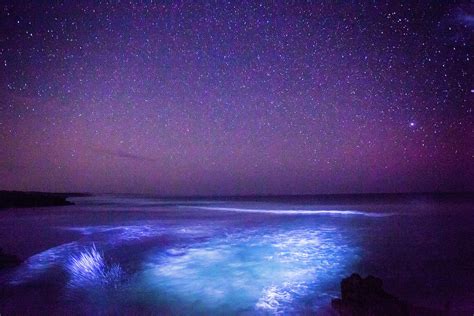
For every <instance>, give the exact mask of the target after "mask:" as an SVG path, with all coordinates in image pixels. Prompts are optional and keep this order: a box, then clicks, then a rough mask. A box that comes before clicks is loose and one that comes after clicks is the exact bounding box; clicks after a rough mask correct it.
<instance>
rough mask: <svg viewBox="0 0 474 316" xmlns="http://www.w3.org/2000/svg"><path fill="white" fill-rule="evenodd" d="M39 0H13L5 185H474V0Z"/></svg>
mask: <svg viewBox="0 0 474 316" xmlns="http://www.w3.org/2000/svg"><path fill="white" fill-rule="evenodd" d="M31 2H32V3H31V4H28V3H27V2H24V1H11V3H8V2H7V3H5V2H2V4H1V5H0V189H8V190H13V189H16V190H41V191H86V192H116V193H118V192H123V193H153V194H161V195H196V194H198V195H217V194H224V195H232V194H317V193H355V192H410V191H455V190H458V191H468V190H474V164H473V161H474V136H473V135H474V133H473V132H474V119H473V106H474V76H473V70H474V66H473V60H474V36H473V34H474V2H472V1H463V2H456V1H420V2H418V1H417V2H416V3H417V4H413V3H414V2H415V1H406V2H405V1H404V2H403V3H404V4H400V3H399V2H398V1H393V2H387V1H364V2H360V3H358V2H357V1H275V2H272V3H270V2H265V3H257V2H247V1H235V2H234V1H226V2H225V1H217V2H198V1H196V2H195V1H184V2H182V1H176V2H174V1H164V2H160V3H156V2H154V3H152V4H147V5H144V4H140V5H137V4H130V3H129V2H125V1H123V2H118V1H117V2H115V1H113V3H112V4H111V3H109V2H104V3H102V4H100V5H98V4H95V3H94V1H67V2H65V3H62V4H56V5H47V4H46V3H47V1H31ZM79 2H80V3H79ZM336 2H337V3H336ZM412 2H413V3H412Z"/></svg>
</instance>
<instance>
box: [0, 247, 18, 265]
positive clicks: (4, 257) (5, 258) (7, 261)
mask: <svg viewBox="0 0 474 316" xmlns="http://www.w3.org/2000/svg"><path fill="white" fill-rule="evenodd" d="M21 262H22V261H21V260H20V259H19V258H18V257H17V256H14V255H9V254H6V253H4V252H3V249H2V248H0V269H5V268H13V267H16V266H18V265H20V264H21Z"/></svg>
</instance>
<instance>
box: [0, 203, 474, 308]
mask: <svg viewBox="0 0 474 316" xmlns="http://www.w3.org/2000/svg"><path fill="white" fill-rule="evenodd" d="M70 200H71V201H72V202H74V203H76V205H72V206H59V207H43V208H30V209H7V210H3V211H1V212H0V247H2V248H3V250H4V252H6V253H10V254H15V255H17V256H19V257H20V258H22V259H25V261H24V263H23V264H21V265H20V266H19V267H17V268H13V269H7V270H2V271H0V290H1V292H0V293H1V295H0V314H2V315H10V314H45V313H47V314H65V313H70V314H135V315H137V314H160V315H163V314H171V315H187V314H197V315H211V314H212V315H229V314H244V315H255V314H256V315H260V314H262V315H269V314H270V315H276V314H278V315H286V314H315V313H316V314H322V315H333V314H334V312H333V311H332V310H331V308H330V302H331V299H332V298H335V297H338V296H340V281H341V279H342V278H344V277H347V276H349V275H350V274H352V273H353V272H357V273H359V274H361V275H363V276H366V275H368V274H372V275H375V276H377V277H380V278H381V279H383V281H384V288H385V290H386V291H387V292H389V293H391V294H393V295H395V296H397V297H399V298H400V299H403V300H406V301H408V302H410V303H411V304H416V305H418V306H424V307H429V308H434V309H440V310H443V309H445V308H446V306H450V309H451V310H452V311H453V313H456V311H458V312H459V313H461V312H462V311H464V312H466V313H467V314H468V315H470V314H472V311H474V204H473V199H472V196H470V195H461V196H458V195H449V196H436V195H406V196H395V197H394V196H391V195H381V196H377V197H375V196H366V197H365V198H360V197H358V196H343V197H338V196H333V197H331V198H328V199H321V198H317V197H267V198H265V197H261V198H219V199H213V198H196V199H192V198H186V199H184V198H174V199H172V198H167V199H164V198H157V197H144V196H131V195H103V196H88V197H75V198H70Z"/></svg>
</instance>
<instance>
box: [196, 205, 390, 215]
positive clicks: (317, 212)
mask: <svg viewBox="0 0 474 316" xmlns="http://www.w3.org/2000/svg"><path fill="white" fill-rule="evenodd" d="M194 208H197V209H202V210H215V211H227V212H243V213H263V214H278V215H361V216H368V217H386V216H393V215H395V214H394V213H374V212H363V211H353V210H285V209H281V210H280V209H273V210H269V209H251V208H235V207H216V206H195V207H194Z"/></svg>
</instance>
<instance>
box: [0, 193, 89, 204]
mask: <svg viewBox="0 0 474 316" xmlns="http://www.w3.org/2000/svg"><path fill="white" fill-rule="evenodd" d="M86 195H87V194H82V193H47V192H21V191H0V208H10V207H41V206H61V205H73V204H74V203H72V202H69V201H67V198H68V197H73V196H86Z"/></svg>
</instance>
